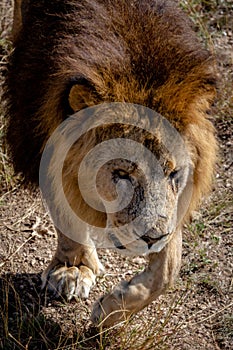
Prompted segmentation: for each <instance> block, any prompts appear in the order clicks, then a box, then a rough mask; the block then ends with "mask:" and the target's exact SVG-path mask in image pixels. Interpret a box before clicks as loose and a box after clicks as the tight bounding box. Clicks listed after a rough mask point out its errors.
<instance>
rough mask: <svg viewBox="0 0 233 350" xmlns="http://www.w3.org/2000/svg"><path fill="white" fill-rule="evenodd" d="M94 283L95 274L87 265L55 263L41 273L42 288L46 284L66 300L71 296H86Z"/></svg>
mask: <svg viewBox="0 0 233 350" xmlns="http://www.w3.org/2000/svg"><path fill="white" fill-rule="evenodd" d="M94 284H95V275H94V273H93V272H92V270H91V269H89V268H88V267H87V266H80V267H79V268H78V267H76V266H72V267H67V266H64V265H62V266H61V265H57V266H55V267H54V268H53V269H51V270H50V271H45V272H44V273H43V274H42V288H44V287H45V286H47V287H48V289H49V290H50V291H52V292H53V293H54V294H55V295H56V296H63V297H65V298H66V299H67V300H68V301H70V300H71V299H72V298H88V295H89V292H90V289H91V287H92V286H93V285H94Z"/></svg>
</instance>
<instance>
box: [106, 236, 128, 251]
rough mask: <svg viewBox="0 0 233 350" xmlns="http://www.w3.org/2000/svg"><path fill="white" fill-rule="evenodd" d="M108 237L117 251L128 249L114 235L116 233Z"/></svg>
mask: <svg viewBox="0 0 233 350" xmlns="http://www.w3.org/2000/svg"><path fill="white" fill-rule="evenodd" d="M108 236H109V238H110V239H111V241H112V242H113V244H114V246H115V247H116V248H117V249H120V250H123V249H126V247H125V246H124V245H123V244H122V243H121V242H120V240H119V239H118V238H117V237H116V236H115V235H114V233H109V235H108Z"/></svg>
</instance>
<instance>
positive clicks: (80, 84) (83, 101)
mask: <svg viewBox="0 0 233 350" xmlns="http://www.w3.org/2000/svg"><path fill="white" fill-rule="evenodd" d="M68 100H69V105H70V108H71V109H72V110H73V111H74V112H77V111H80V110H81V109H83V108H86V107H89V106H94V105H95V104H97V93H96V90H95V88H94V87H93V86H92V84H91V83H90V82H89V81H88V80H87V79H84V78H82V79H77V81H76V83H75V84H74V85H73V86H72V87H71V89H70V92H69V97H68Z"/></svg>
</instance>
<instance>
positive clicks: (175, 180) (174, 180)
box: [169, 170, 180, 192]
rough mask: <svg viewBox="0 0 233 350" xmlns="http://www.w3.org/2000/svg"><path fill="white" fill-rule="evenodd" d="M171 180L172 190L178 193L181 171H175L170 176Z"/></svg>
mask: <svg viewBox="0 0 233 350" xmlns="http://www.w3.org/2000/svg"><path fill="white" fill-rule="evenodd" d="M169 180H170V183H171V187H172V190H173V191H174V192H178V190H179V184H180V172H179V170H173V171H172V172H171V173H170V174H169Z"/></svg>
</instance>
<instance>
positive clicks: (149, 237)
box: [108, 229, 170, 250]
mask: <svg viewBox="0 0 233 350" xmlns="http://www.w3.org/2000/svg"><path fill="white" fill-rule="evenodd" d="M169 234H170V233H166V234H164V235H160V236H158V235H157V236H156V231H155V230H154V229H151V230H149V231H148V232H147V233H146V234H145V235H143V236H140V237H138V235H137V237H138V238H137V239H136V240H137V241H139V240H143V241H144V242H145V243H146V244H147V245H148V248H149V249H150V248H151V247H152V246H153V245H154V244H155V243H157V242H159V241H160V240H161V239H163V238H164V237H167V236H168V235H169ZM108 236H109V238H110V240H111V241H112V242H113V244H114V246H115V247H116V248H117V249H120V250H124V249H127V248H126V247H125V246H124V245H123V244H122V243H121V241H120V240H119V239H118V238H117V237H116V235H115V234H114V233H112V232H111V233H109V235H108ZM155 236H156V237H155Z"/></svg>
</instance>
